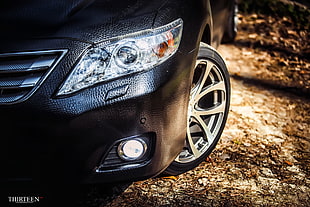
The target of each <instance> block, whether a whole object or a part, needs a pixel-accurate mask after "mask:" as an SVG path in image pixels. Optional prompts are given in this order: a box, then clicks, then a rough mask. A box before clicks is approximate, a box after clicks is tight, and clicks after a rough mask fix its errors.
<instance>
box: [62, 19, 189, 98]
mask: <svg viewBox="0 0 310 207" xmlns="http://www.w3.org/2000/svg"><path fill="white" fill-rule="evenodd" d="M182 28H183V22H182V20H181V19H178V20H176V21H174V22H172V23H170V24H167V25H165V26H162V27H159V28H156V29H150V30H144V31H141V32H137V33H132V34H129V35H126V36H122V37H116V38H113V39H110V40H107V41H104V42H102V43H99V44H97V45H96V46H95V47H93V48H91V49H89V50H88V51H87V52H86V54H85V55H84V56H83V57H82V58H81V60H80V61H79V63H78V64H77V65H76V67H75V68H74V69H73V70H72V72H71V73H70V75H69V76H68V78H67V79H66V81H65V82H64V83H63V84H62V86H61V88H60V90H59V91H58V93H57V94H58V95H66V94H71V93H74V92H76V91H79V90H81V89H83V88H86V87H89V86H92V85H94V84H97V83H100V82H103V81H107V80H111V79H114V78H119V77H121V76H124V75H128V74H132V73H136V72H140V71H145V70H148V69H150V68H152V67H154V66H157V65H159V64H161V63H163V62H164V61H165V60H167V59H168V58H169V57H170V56H172V55H173V54H174V53H175V52H176V51H177V49H178V47H179V44H180V40H181V35H182Z"/></svg>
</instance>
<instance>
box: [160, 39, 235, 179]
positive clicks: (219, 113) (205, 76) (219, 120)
mask: <svg viewBox="0 0 310 207" xmlns="http://www.w3.org/2000/svg"><path fill="white" fill-rule="evenodd" d="M229 103H230V81H229V73H228V71H227V68H226V65H225V63H224V61H223V59H222V58H221V56H220V55H219V54H218V53H217V52H216V50H215V49H213V48H212V47H210V46H208V45H207V44H205V43H201V44H200V49H199V52H198V57H197V60H196V66H195V69H194V75H193V81H192V88H191V91H190V98H189V104H188V118H187V120H188V121H187V135H186V141H185V144H184V148H183V150H182V151H181V153H180V154H179V155H178V157H177V158H176V159H175V160H174V161H173V162H172V163H171V165H170V166H169V167H168V168H167V169H166V171H165V173H166V174H170V175H178V174H181V173H184V172H186V171H188V170H191V169H193V168H194V167H196V166H197V165H199V163H201V162H202V161H203V160H204V159H205V158H206V157H207V156H208V155H209V154H210V153H211V152H212V150H213V149H214V147H215V146H216V144H217V142H218V140H219V138H220V136H221V134H222V132H223V129H224V126H225V123H226V120H227V115H228V111H229Z"/></svg>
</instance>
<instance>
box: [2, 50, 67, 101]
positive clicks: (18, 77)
mask: <svg viewBox="0 0 310 207" xmlns="http://www.w3.org/2000/svg"><path fill="white" fill-rule="evenodd" d="M65 53H66V50H49V51H39V52H20V53H6V54H0V104H12V103H18V102H21V101H25V100H26V99H27V98H29V97H30V96H31V95H32V94H33V93H34V92H35V90H36V89H37V88H38V87H39V86H40V84H41V83H42V82H43V81H44V80H45V79H46V77H47V76H48V74H49V73H50V72H51V71H52V69H53V68H54V66H55V65H56V64H57V63H58V62H59V61H60V59H61V58H62V57H63V56H64V55H65Z"/></svg>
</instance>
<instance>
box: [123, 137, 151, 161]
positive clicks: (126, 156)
mask: <svg viewBox="0 0 310 207" xmlns="http://www.w3.org/2000/svg"><path fill="white" fill-rule="evenodd" d="M146 150H147V145H146V143H145V142H144V141H143V140H142V139H130V140H125V141H122V142H121V143H120V144H119V146H118V150H117V152H118V155H119V156H120V157H121V158H122V159H123V160H126V161H129V160H137V159H140V158H142V157H143V155H144V154H145V152H146Z"/></svg>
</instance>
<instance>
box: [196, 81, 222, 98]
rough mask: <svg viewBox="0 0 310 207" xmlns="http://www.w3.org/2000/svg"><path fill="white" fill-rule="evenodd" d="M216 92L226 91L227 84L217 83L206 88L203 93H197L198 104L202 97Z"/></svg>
mask: <svg viewBox="0 0 310 207" xmlns="http://www.w3.org/2000/svg"><path fill="white" fill-rule="evenodd" d="M214 91H225V83H224V81H219V82H216V83H214V84H212V85H210V86H208V87H206V88H204V89H203V90H202V91H201V93H199V94H198V93H197V94H196V97H195V100H196V102H197V101H199V100H200V99H201V98H202V97H204V96H205V95H207V94H208V93H211V92H214Z"/></svg>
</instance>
